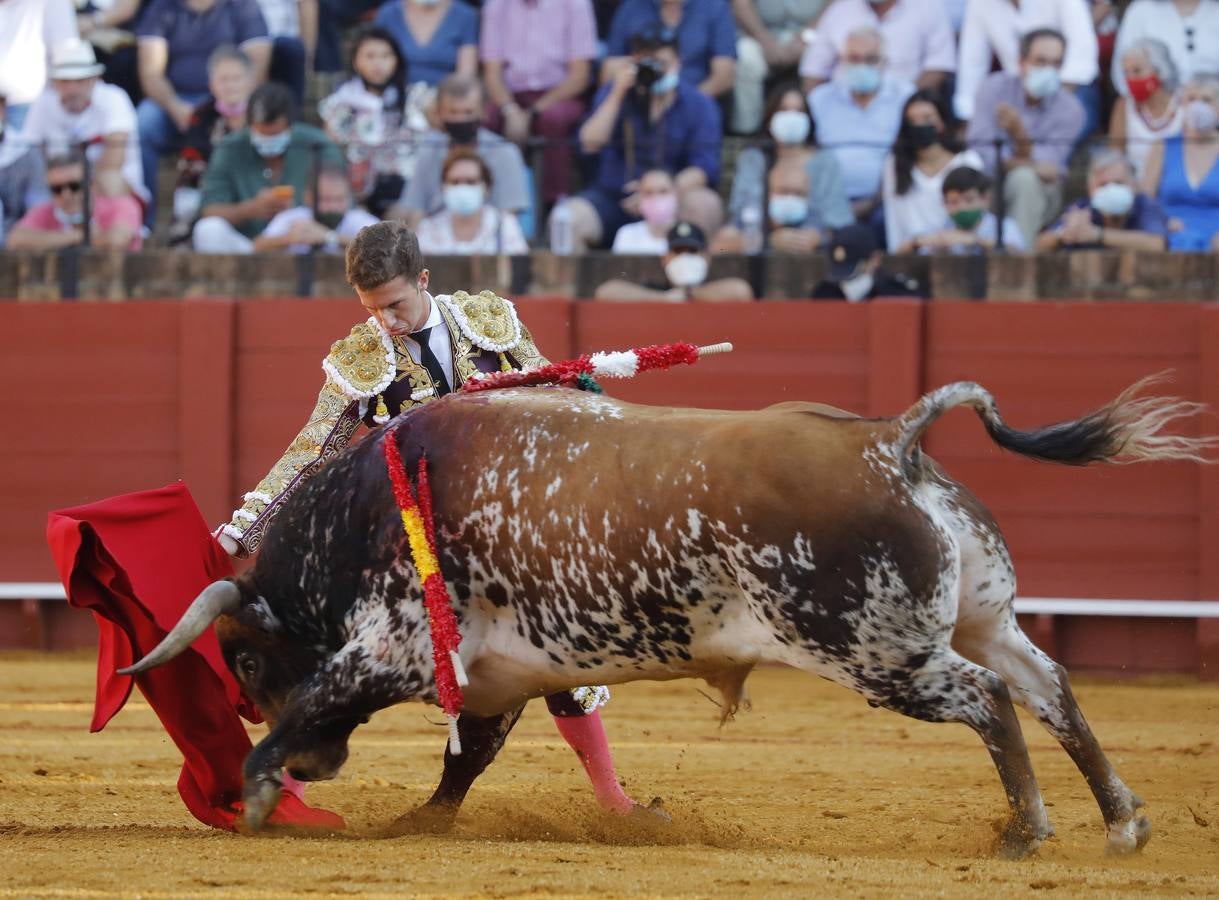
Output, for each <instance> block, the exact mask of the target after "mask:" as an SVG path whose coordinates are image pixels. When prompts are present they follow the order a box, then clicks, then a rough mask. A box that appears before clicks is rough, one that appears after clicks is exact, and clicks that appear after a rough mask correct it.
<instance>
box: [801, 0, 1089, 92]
mask: <svg viewBox="0 0 1219 900" xmlns="http://www.w3.org/2000/svg"><path fill="white" fill-rule="evenodd" d="M1078 2H1083V0H1078ZM868 26H870V27H872V28H875V29H876V30H878V31H879V32H880V33H881V36H882V37H883V38H884V40H885V57H886V62H885V72H886V73H887V74H888V75H890V76H891V77H893V78H894V79H897V80H898V81H909V82H917V81H918V79H919V76H920V75H922V74H923V73H924V72H955V71H956V68H957V54H956V36H955V35H954V34H953V31H952V22H951V20H950V19H949V17H948V9H947V7H946V6H945V5H944V0H897V3H896V4H895V5H894V6H893V8H892V9H890V10H889V11H888V12H887V13H886V14H885V17H884V18H883V19H882V18H880V17H879V16H877V15H876V11H875V10H874V9H873V8H872V4H871V3H869V2H867V0H834V2H832V3H831V4H830V5H829V7H828V8H827V9H826V11H825V13H824V14H823V15H822V16H821V20H820V21H819V22H818V23H817V39H816V40H815V41H813V43H812V44H810V45H809V46H808V47H807V48H806V49H805V51H804V55H803V56H801V57H800V74H801V75H802V76H804V77H805V78H819V79H821V80H822V81H828V80H829V79H830V78H832V77H833V75H834V71H835V69H836V68H837V66H838V63H839V59H840V58H841V56H842V50H843V46H844V45H845V44H846V39H847V35H848V34H850V33H851V32H852V31H855V30H856V29H857V28H864V27H868Z"/></svg>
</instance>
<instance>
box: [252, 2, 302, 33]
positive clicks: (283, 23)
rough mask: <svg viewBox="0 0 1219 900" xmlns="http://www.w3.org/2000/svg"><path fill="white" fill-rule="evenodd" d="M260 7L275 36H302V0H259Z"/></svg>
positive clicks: (268, 31) (269, 31) (268, 27)
mask: <svg viewBox="0 0 1219 900" xmlns="http://www.w3.org/2000/svg"><path fill="white" fill-rule="evenodd" d="M258 9H259V10H260V11H261V12H262V17H263V20H264V21H265V22H266V23H267V33H268V34H269V35H271V37H273V38H277V37H300V36H301V14H300V0H258Z"/></svg>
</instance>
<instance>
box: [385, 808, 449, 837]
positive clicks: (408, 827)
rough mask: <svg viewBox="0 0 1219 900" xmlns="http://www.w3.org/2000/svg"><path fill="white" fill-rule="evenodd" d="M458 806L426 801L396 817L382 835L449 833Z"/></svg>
mask: <svg viewBox="0 0 1219 900" xmlns="http://www.w3.org/2000/svg"><path fill="white" fill-rule="evenodd" d="M457 809H458V808H457V807H456V806H442V805H440V804H431V803H425V804H424V805H423V806H420V807H419V808H417V809H412V810H411V811H410V812H408V813H405V814H404V815H401V816H399V817H398V818H396V819H394V821H393V822H391V823H390V824H389V825H387V826H385V828H384V829H383V830H382V831H381V836H382V837H398V836H400V835H404V834H448V833H449V832H450V831H452V830H453V823H454V822H456V821H457Z"/></svg>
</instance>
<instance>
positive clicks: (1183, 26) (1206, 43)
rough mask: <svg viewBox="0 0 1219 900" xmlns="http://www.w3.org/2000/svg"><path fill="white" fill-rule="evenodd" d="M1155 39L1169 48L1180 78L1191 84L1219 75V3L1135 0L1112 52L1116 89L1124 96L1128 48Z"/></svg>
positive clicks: (1123, 22)
mask: <svg viewBox="0 0 1219 900" xmlns="http://www.w3.org/2000/svg"><path fill="white" fill-rule="evenodd" d="M1149 37H1150V38H1156V39H1157V40H1159V41H1160V42H1162V43H1163V44H1164V46H1165V47H1167V48H1168V55H1169V56H1170V57H1172V61H1173V65H1175V66H1176V67H1177V75H1178V77H1179V78H1180V79H1181V80H1182V81H1183V82H1185V81H1188V80H1189V79H1190V78H1192V77H1193V76H1194V75H1195V74H1198V73H1219V0H1134V2H1133V3H1131V4H1130V5H1128V6H1127V7H1126V9H1125V12H1123V13H1122V23H1121V26H1120V27H1119V28H1118V30H1117V41H1116V43H1115V44H1114V49H1113V62H1112V65H1111V71H1112V76H1113V86H1114V87H1115V88H1116V89H1117V90H1118V92H1119V93H1122V94H1125V93H1127V92H1128V90H1129V88H1128V86H1127V84H1126V80H1125V79H1124V78H1123V77H1122V74H1123V73H1122V58H1123V57H1124V56H1125V54H1126V48H1127V47H1130V46H1132V45H1133V44H1134V43H1135V42H1136V41H1138V40H1140V39H1141V38H1149Z"/></svg>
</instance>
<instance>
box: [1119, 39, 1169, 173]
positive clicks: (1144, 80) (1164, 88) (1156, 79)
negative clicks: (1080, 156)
mask: <svg viewBox="0 0 1219 900" xmlns="http://www.w3.org/2000/svg"><path fill="white" fill-rule="evenodd" d="M1121 63H1122V87H1123V89H1124V93H1125V96H1120V95H1119V96H1118V98H1117V100H1116V101H1114V104H1113V114H1112V115H1111V116H1110V117H1109V142H1110V143H1111V144H1112V145H1113V148H1114V149H1115V150H1119V151H1121V152H1122V153H1125V154H1126V158H1127V159H1129V160H1130V163H1131V164H1132V165H1133V166H1134V170H1135V174H1136V175H1137V177H1138V178H1140V179H1141V178H1142V177H1143V170H1144V169H1145V168H1146V164H1147V154H1148V153H1150V152H1151V145H1152V144H1154V143H1155V142H1156V141H1161V140H1164V139H1165V138H1170V137H1175V136H1177V135H1178V134H1180V133H1181V122H1182V118H1183V115H1184V109H1183V107H1182V106H1181V98H1180V94H1179V92H1178V88H1179V87H1180V86H1181V82H1180V81H1179V80H1178V78H1177V67H1176V65H1174V64H1173V61H1172V57H1171V56H1169V54H1168V47H1166V46H1165V45H1164V42H1163V41H1160V40H1157V39H1156V38H1139V39H1138V40H1137V41H1135V42H1134V43H1133V44H1131V45H1130V46H1129V47H1127V48H1126V51H1125V52H1124V53H1123V54H1122V59H1121Z"/></svg>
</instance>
